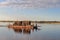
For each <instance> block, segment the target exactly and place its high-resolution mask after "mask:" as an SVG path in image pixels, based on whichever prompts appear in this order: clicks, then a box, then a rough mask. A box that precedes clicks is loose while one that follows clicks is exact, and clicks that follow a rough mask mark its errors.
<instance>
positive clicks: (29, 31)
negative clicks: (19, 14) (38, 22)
mask: <svg viewBox="0 0 60 40" xmlns="http://www.w3.org/2000/svg"><path fill="white" fill-rule="evenodd" d="M8 28H9V27H8ZM10 29H13V30H14V32H16V33H23V34H31V31H33V32H34V31H38V30H40V29H39V28H35V27H34V28H33V29H31V28H30V29H26V28H24V29H23V28H19V29H17V28H12V27H10Z"/></svg>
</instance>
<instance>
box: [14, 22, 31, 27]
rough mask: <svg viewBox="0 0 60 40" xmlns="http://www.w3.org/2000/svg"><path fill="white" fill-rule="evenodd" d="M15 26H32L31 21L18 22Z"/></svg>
mask: <svg viewBox="0 0 60 40" xmlns="http://www.w3.org/2000/svg"><path fill="white" fill-rule="evenodd" d="M13 25H18V26H26V25H31V21H16V22H14V23H13Z"/></svg>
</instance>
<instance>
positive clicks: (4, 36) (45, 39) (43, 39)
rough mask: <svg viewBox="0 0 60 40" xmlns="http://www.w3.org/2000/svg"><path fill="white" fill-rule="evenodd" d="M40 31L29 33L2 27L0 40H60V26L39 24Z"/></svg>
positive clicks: (0, 27) (0, 28) (35, 30)
mask: <svg viewBox="0 0 60 40" xmlns="http://www.w3.org/2000/svg"><path fill="white" fill-rule="evenodd" d="M38 25H39V26H40V27H39V29H34V30H30V31H29V32H26V31H21V30H19V31H18V30H14V29H13V28H8V27H7V25H4V27H3V26H2V25H1V26H0V40H60V24H38Z"/></svg>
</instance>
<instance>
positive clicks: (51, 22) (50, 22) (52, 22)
mask: <svg viewBox="0 0 60 40" xmlns="http://www.w3.org/2000/svg"><path fill="white" fill-rule="evenodd" d="M0 22H16V21H0ZM30 22H31V23H49V24H54V23H60V21H30Z"/></svg>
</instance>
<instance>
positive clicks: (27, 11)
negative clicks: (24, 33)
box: [0, 0, 60, 21]
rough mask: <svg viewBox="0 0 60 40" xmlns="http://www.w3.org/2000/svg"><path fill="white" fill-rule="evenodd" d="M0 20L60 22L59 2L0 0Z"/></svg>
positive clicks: (55, 0) (57, 0)
mask: <svg viewBox="0 0 60 40" xmlns="http://www.w3.org/2000/svg"><path fill="white" fill-rule="evenodd" d="M0 20H33V21H60V0H0Z"/></svg>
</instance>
